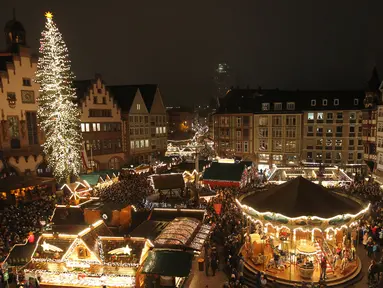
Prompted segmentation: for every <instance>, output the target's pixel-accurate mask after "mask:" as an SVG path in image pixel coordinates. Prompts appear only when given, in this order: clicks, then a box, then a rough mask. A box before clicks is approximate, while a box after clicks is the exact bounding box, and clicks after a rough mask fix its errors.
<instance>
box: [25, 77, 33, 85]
mask: <svg viewBox="0 0 383 288" xmlns="http://www.w3.org/2000/svg"><path fill="white" fill-rule="evenodd" d="M23 86H32V85H31V79H30V78H23Z"/></svg>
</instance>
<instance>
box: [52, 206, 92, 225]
mask: <svg viewBox="0 0 383 288" xmlns="http://www.w3.org/2000/svg"><path fill="white" fill-rule="evenodd" d="M52 222H53V225H55V226H56V225H64V226H67V225H76V226H78V225H87V223H86V222H85V218H84V211H83V210H82V209H81V208H79V207H56V208H55V211H54V215H53V217H52Z"/></svg>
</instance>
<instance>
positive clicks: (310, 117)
mask: <svg viewBox="0 0 383 288" xmlns="http://www.w3.org/2000/svg"><path fill="white" fill-rule="evenodd" d="M307 120H314V113H312V112H310V113H307Z"/></svg>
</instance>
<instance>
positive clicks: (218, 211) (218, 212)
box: [214, 203, 222, 215]
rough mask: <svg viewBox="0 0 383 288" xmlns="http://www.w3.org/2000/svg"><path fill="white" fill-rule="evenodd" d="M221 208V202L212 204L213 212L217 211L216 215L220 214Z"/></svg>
mask: <svg viewBox="0 0 383 288" xmlns="http://www.w3.org/2000/svg"><path fill="white" fill-rule="evenodd" d="M221 209H222V204H218V203H216V204H214V210H215V213H217V215H220V214H221Z"/></svg>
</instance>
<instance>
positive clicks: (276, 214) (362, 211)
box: [235, 199, 371, 221]
mask: <svg viewBox="0 0 383 288" xmlns="http://www.w3.org/2000/svg"><path fill="white" fill-rule="evenodd" d="M235 201H236V202H237V204H238V205H240V206H241V207H242V208H243V209H245V210H246V209H247V210H251V211H254V212H255V213H257V214H260V215H275V216H281V217H285V218H287V219H289V220H299V219H305V220H307V219H318V220H322V221H328V220H333V219H336V218H339V217H351V218H355V217H358V216H359V215H361V214H364V213H366V212H367V211H368V210H369V209H370V205H371V204H370V203H368V206H367V207H366V208H364V209H363V210H361V211H360V212H358V213H357V214H349V213H347V214H339V215H336V216H334V217H331V218H322V217H318V216H299V217H288V216H285V215H282V214H280V213H274V212H270V211H267V212H259V211H257V210H255V209H254V208H252V207H249V206H247V205H245V204H241V203H240V202H239V201H238V199H235Z"/></svg>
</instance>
